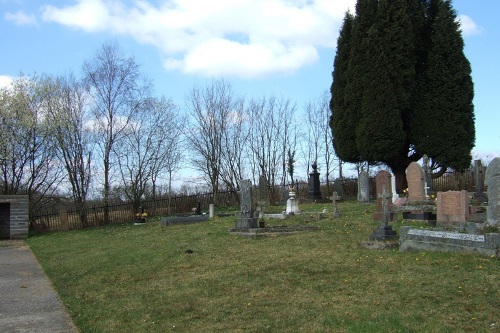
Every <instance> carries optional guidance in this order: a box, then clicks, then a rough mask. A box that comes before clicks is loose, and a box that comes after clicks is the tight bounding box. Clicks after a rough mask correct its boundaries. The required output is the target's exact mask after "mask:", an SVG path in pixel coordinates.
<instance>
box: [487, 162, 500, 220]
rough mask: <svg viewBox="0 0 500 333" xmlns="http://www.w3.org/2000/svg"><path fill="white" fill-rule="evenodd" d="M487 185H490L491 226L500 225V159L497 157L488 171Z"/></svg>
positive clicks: (489, 216) (488, 212)
mask: <svg viewBox="0 0 500 333" xmlns="http://www.w3.org/2000/svg"><path fill="white" fill-rule="evenodd" d="M486 184H487V185H488V211H487V215H486V216H487V220H488V224H489V225H499V224H500V203H499V200H500V157H495V158H494V159H493V160H492V161H491V162H490V164H488V168H487V169H486Z"/></svg>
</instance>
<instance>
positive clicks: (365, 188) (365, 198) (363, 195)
mask: <svg viewBox="0 0 500 333" xmlns="http://www.w3.org/2000/svg"><path fill="white" fill-rule="evenodd" d="M358 202H370V182H369V179H368V172H366V171H361V172H360V173H359V177H358Z"/></svg>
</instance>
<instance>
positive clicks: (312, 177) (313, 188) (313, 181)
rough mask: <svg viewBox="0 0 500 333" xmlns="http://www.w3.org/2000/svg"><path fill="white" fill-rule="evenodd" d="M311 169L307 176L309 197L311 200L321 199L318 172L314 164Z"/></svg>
mask: <svg viewBox="0 0 500 333" xmlns="http://www.w3.org/2000/svg"><path fill="white" fill-rule="evenodd" d="M311 167H312V169H313V171H312V172H311V173H310V174H309V197H310V198H312V199H321V189H320V182H319V172H318V166H317V165H316V162H314V163H313V164H312V165H311Z"/></svg>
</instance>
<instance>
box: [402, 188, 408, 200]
mask: <svg viewBox="0 0 500 333" xmlns="http://www.w3.org/2000/svg"><path fill="white" fill-rule="evenodd" d="M403 196H404V197H406V198H408V188H405V189H404V190H403Z"/></svg>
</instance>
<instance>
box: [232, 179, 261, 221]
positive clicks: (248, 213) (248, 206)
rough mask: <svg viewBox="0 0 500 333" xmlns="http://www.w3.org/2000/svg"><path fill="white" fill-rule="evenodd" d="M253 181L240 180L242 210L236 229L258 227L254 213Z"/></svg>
mask: <svg viewBox="0 0 500 333" xmlns="http://www.w3.org/2000/svg"><path fill="white" fill-rule="evenodd" d="M253 213H254V211H253V204H252V182H251V181H250V180H248V179H245V180H243V179H242V180H241V181H240V212H239V214H238V218H237V219H236V229H249V228H257V218H255V217H254V216H253V215H254V214H253Z"/></svg>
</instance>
